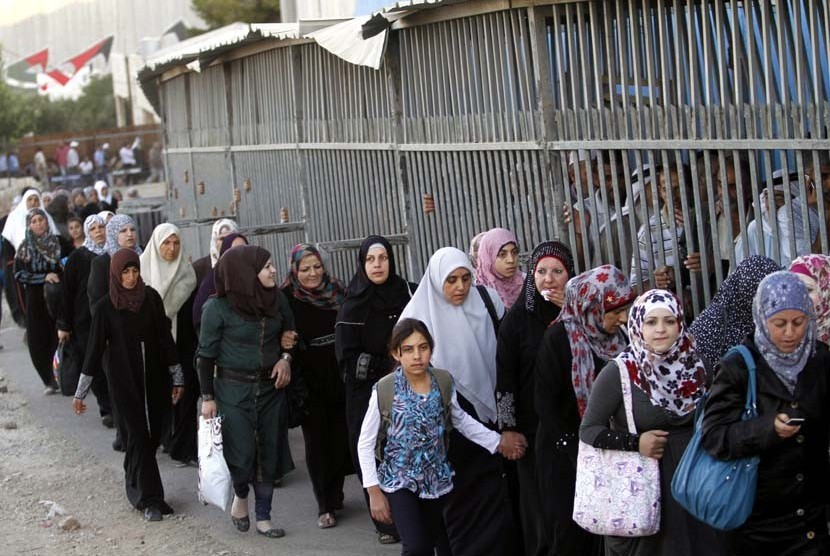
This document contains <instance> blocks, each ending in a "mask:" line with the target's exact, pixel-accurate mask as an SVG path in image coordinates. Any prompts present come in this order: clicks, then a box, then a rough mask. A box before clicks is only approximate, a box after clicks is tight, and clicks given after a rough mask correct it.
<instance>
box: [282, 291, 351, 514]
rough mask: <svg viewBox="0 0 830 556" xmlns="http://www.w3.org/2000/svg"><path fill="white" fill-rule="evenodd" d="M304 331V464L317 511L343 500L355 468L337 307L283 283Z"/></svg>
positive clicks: (300, 365) (298, 358) (300, 357)
mask: <svg viewBox="0 0 830 556" xmlns="http://www.w3.org/2000/svg"><path fill="white" fill-rule="evenodd" d="M283 292H284V293H285V296H286V297H287V298H288V303H289V305H290V306H291V312H292V313H294V323H295V325H296V328H297V332H298V333H299V335H300V350H298V352H297V353H296V354H295V359H294V361H295V363H296V366H297V369H299V372H300V373H302V375H303V378H304V380H305V383H306V385H307V386H308V414H307V415H306V417H305V419H304V420H303V424H302V427H303V439H304V441H305V454H306V466H307V467H308V475H309V478H310V479H311V486H312V489H313V490H314V497H315V499H316V500H317V512H318V515H322V514H324V513H331V512H334V511H335V510H337V509H339V508H341V507H342V506H343V481H344V478H345V476H346V475H349V474H351V473H353V472H354V470H353V468H352V461H351V456H350V454H349V443H348V438H349V433H348V428H347V427H346V397H345V396H346V395H345V390H344V387H343V380H342V379H341V378H340V373H339V371H338V368H337V358H336V357H335V355H334V323H335V320H336V318H337V311H335V310H332V309H326V308H322V307H316V306H314V305H312V304H311V303H306V302H303V301H300V300H299V299H297V298H296V297H294V295H293V294H292V293H291V289H290V288H289V287H286V288H283Z"/></svg>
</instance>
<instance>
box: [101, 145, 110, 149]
mask: <svg viewBox="0 0 830 556" xmlns="http://www.w3.org/2000/svg"><path fill="white" fill-rule="evenodd" d="M101 148H102V149H104V150H107V149H108V148H110V144H109V143H104V144H103V145H101Z"/></svg>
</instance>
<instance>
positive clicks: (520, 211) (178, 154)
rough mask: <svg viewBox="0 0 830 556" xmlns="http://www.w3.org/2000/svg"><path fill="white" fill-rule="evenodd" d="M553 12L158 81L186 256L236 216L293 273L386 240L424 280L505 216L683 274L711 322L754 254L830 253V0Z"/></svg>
mask: <svg viewBox="0 0 830 556" xmlns="http://www.w3.org/2000/svg"><path fill="white" fill-rule="evenodd" d="M540 4H541V5H531V6H527V7H521V8H513V9H504V4H503V3H501V2H491V1H487V0H485V1H482V2H474V3H470V4H469V5H465V6H463V9H459V8H458V5H455V7H454V9H453V10H449V9H444V8H437V9H433V10H429V13H426V15H425V13H421V14H420V15H419V17H418V19H417V21H415V20H414V19H413V20H412V21H411V22H409V23H408V22H407V18H402V19H400V20H399V22H398V24H397V27H398V28H396V29H395V30H394V31H390V35H389V37H388V45H387V52H386V56H385V61H384V65H383V67H382V69H381V70H379V71H375V70H372V69H368V68H365V67H360V66H355V65H352V64H349V63H347V62H345V61H343V60H341V59H339V58H337V57H335V56H334V55H332V54H329V53H328V52H327V51H325V50H323V49H322V48H320V47H319V46H317V45H316V44H314V43H307V44H297V41H292V42H290V43H286V45H285V46H280V45H279V44H277V45H276V47H275V48H273V49H271V50H266V51H264V52H259V53H256V54H252V55H249V56H245V57H241V58H239V59H234V60H231V61H226V62H223V63H221V64H217V65H214V66H212V67H210V68H208V69H205V70H204V71H202V72H201V73H192V72H191V73H184V74H182V75H179V76H176V77H173V78H171V79H169V80H167V81H165V82H163V83H162V87H161V91H162V94H161V99H162V104H163V112H164V116H163V117H164V122H165V130H166V135H167V147H168V149H167V164H168V167H169V172H168V176H170V178H169V179H170V180H171V187H170V195H171V198H170V207H171V208H170V214H171V217H172V218H175V219H177V220H179V223H180V224H182V225H184V226H185V227H186V228H187V231H186V238H185V239H186V241H188V242H189V243H190V244H191V245H192V246H193V247H191V250H192V251H195V252H206V251H207V236H208V234H209V230H210V222H211V221H212V220H213V219H215V218H217V217H220V216H229V215H235V216H236V217H237V218H238V220H239V221H240V224H241V225H243V226H244V227H246V228H248V229H249V230H250V231H252V232H254V233H255V234H256V235H257V238H258V240H257V241H259V242H260V243H262V244H263V245H266V246H267V247H268V248H269V249H271V250H272V252H273V253H274V254H275V258H276V259H277V261H276V262H278V263H279V264H280V265H282V267H281V268H282V270H285V261H284V259H285V258H286V255H287V252H288V250H289V249H290V248H291V246H293V245H294V244H295V243H297V242H299V241H312V242H318V243H320V244H321V245H322V246H323V247H324V248H327V249H328V250H329V251H330V252H331V254H332V257H333V264H334V270H335V273H336V274H337V275H339V276H342V277H348V276H349V275H351V274H352V273H353V271H354V264H355V251H356V248H357V246H358V245H359V242H360V240H361V238H362V237H364V236H365V235H367V234H370V233H381V234H383V235H386V236H387V237H390V239H391V240H392V242H393V243H394V244H395V245H396V247H395V249H396V250H397V252H398V258H399V260H400V261H401V262H402V266H403V269H404V272H405V273H407V274H408V275H409V277H410V278H417V276H419V275H420V273H421V272H422V271H423V269H424V267H425V266H426V262H427V260H428V258H429V256H430V255H431V253H432V252H434V251H435V250H436V249H438V248H439V247H442V246H446V245H455V246H458V247H461V248H466V246H467V245H468V244H469V241H470V239H471V238H472V237H473V236H474V235H476V234H477V233H479V232H480V231H483V230H486V229H488V228H491V227H494V226H503V227H507V228H510V229H512V230H514V231H515V232H516V234H517V236H518V238H519V242H520V244H521V245H520V247H521V248H522V250H523V251H529V250H530V249H532V247H533V245H534V244H535V243H537V242H539V241H541V240H545V239H554V238H561V239H563V240H564V241H566V242H569V243H570V244H571V246H572V249H573V250H574V252H575V253H577V254H578V263H577V265H578V267H579V269H580V270H584V269H586V268H589V267H591V266H593V265H595V264H599V263H600V262H614V263H616V264H618V265H619V266H621V268H622V269H623V270H624V271H625V272H626V273H628V272H631V271H633V272H632V273H633V274H634V275H636V276H640V277H642V279H643V280H644V281H650V280H652V278H651V277H652V275H653V273H654V271H655V270H656V269H657V268H659V267H662V266H668V267H669V268H670V275H671V277H672V278H673V279H674V282H675V284H676V285H677V287H678V289H685V291H688V292H689V294H690V295H688V296H686V297H687V299H688V301H689V308H690V309H692V310H693V311H694V312H697V311H698V310H699V309H700V308H701V306H703V305H705V304H706V303H708V300H709V298H710V297H711V295H712V294H713V292H714V289H715V288H716V287H717V286H718V285H719V284H720V282H721V281H722V280H723V278H724V276H725V274H726V273H727V272H728V271H729V269H730V268H733V267H734V266H735V265H736V264H737V262H738V258H740V257H742V256H745V255H746V254H751V253H755V252H760V253H761V254H764V253H766V254H768V255H769V256H771V257H773V258H775V259H776V260H779V261H783V262H786V261H787V260H788V259H791V258H793V257H794V256H795V255H796V254H798V253H801V252H806V251H810V250H815V251H821V252H825V253H826V252H827V251H828V236H827V227H828V224H827V221H826V217H827V216H828V215H830V207H826V206H825V200H826V201H827V202H828V204H830V177H828V171H830V164H828V163H827V153H828V151H830V140H828V124H830V102H828V101H830V68H828V58H830V40H829V39H830V38H828V35H827V33H828V30H830V0H784V1H782V0H778V1H775V2H767V1H751V2H750V1H737V0H708V1H707V0H695V1H692V0H687V1H680V0H668V1H660V2H654V1H645V0H641V1H637V2H635V1H634V0H615V1H574V2H556V3H554V4H552V5H551V3H550V2H547V3H544V2H541V3H540ZM822 184H823V186H822ZM425 196H426V197H429V196H431V197H432V198H433V199H434V200H435V205H436V210H435V211H434V212H431V213H426V212H425V211H424V210H423V199H424V198H425ZM566 207H567V211H566V210H564V209H565V208H566ZM566 212H567V215H566V214H565V213H566ZM649 223H651V225H649ZM694 253H701V257H700V263H699V264H700V270H699V271H697V272H692V273H688V272H687V271H686V270H685V266H684V259H685V258H686V257H687V256H688V255H689V254H694ZM693 258H694V257H693ZM651 283H652V284H653V283H654V282H653V281H652V282H651ZM681 284H682V285H683V286H684V287H683V288H681V286H680V285H681Z"/></svg>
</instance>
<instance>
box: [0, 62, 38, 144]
mask: <svg viewBox="0 0 830 556" xmlns="http://www.w3.org/2000/svg"><path fill="white" fill-rule="evenodd" d="M2 75H3V59H2V56H0V76H2ZM30 100H31V97H30V96H29V95H23V94H21V93H19V92H17V91H15V90H14V89H13V88H12V87H9V85H8V84H7V83H6V81H5V80H4V79H2V77H0V148H2V146H3V145H6V144H8V143H10V142H12V141H15V140H17V139H19V138H20V137H22V136H23V135H24V134H25V133H26V132H28V131H29V130H31V129H32V127H33V123H34V114H33V113H32V110H31V105H30V102H29V101H30Z"/></svg>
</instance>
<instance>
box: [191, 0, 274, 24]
mask: <svg viewBox="0 0 830 556" xmlns="http://www.w3.org/2000/svg"><path fill="white" fill-rule="evenodd" d="M193 9H194V10H195V11H196V13H198V14H199V16H200V17H201V18H202V19H203V20H204V21H205V23H207V24H208V25H209V26H210V27H211V28H216V27H223V26H225V25H229V24H231V23H234V22H236V21H242V22H244V23H278V22H279V20H280V0H193Z"/></svg>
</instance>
